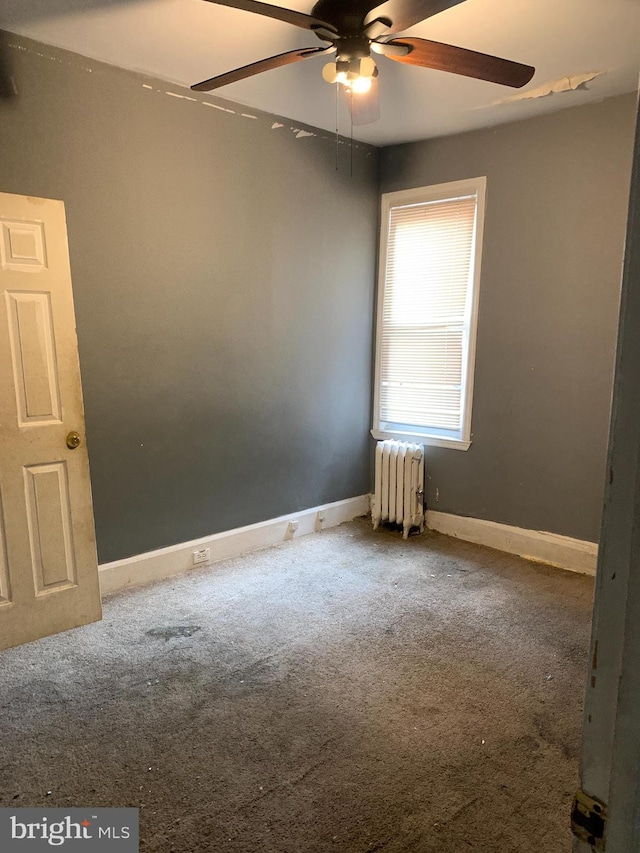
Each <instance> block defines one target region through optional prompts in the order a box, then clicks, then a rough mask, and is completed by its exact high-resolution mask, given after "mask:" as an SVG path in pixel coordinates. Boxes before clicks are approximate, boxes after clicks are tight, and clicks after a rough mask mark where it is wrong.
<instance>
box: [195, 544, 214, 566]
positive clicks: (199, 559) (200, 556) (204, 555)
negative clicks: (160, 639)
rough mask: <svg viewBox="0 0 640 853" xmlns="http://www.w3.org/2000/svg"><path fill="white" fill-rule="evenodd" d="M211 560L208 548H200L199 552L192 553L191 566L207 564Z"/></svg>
mask: <svg viewBox="0 0 640 853" xmlns="http://www.w3.org/2000/svg"><path fill="white" fill-rule="evenodd" d="M210 559H211V551H210V550H209V548H201V549H200V550H199V551H194V552H193V565H194V566H197V565H198V563H208V562H209V560H210Z"/></svg>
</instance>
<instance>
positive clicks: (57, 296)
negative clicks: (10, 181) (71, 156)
mask: <svg viewBox="0 0 640 853" xmlns="http://www.w3.org/2000/svg"><path fill="white" fill-rule="evenodd" d="M73 433H77V436H74V435H73ZM78 442H79V443H78ZM74 444H76V445H77V446H75V447H74V446H73V445H74ZM101 615H102V614H101V608H100V590H99V586H98V563H97V558H96V548H95V534H94V527H93V508H92V503H91V485H90V481H89V460H88V456H87V450H86V444H85V440H84V412H83V408H82V388H81V385H80V367H79V363H78V347H77V340H76V326H75V316H74V312H73V294H72V291H71V273H70V269H69V253H68V248H67V231H66V224H65V215H64V204H63V203H62V202H61V201H52V200H50V199H38V198H28V197H26V196H18V195H9V194H7V193H0V649H3V648H8V647H9V646H17V645H19V644H20V643H26V642H28V641H30V640H36V639H38V638H40V637H45V636H48V635H49V634H55V633H57V632H58V631H66V630H67V629H69V628H76V627H77V626H79V625H85V624H86V623H87V622H95V621H96V620H98V619H100V618H101Z"/></svg>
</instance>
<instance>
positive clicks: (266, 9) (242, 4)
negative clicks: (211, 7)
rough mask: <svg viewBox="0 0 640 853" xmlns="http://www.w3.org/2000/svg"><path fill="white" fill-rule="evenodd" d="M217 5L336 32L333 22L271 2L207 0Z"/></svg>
mask: <svg viewBox="0 0 640 853" xmlns="http://www.w3.org/2000/svg"><path fill="white" fill-rule="evenodd" d="M207 2H208V3H215V4H216V5H217V6H231V8H233V9H242V10H243V11H245V12H254V13H255V14H256V15H265V16H266V17H267V18H275V19H276V20H277V21H284V22H285V23H287V24H293V25H294V27H302V28H303V29H305V30H329V32H332V33H336V32H337V30H336V28H335V27H334V26H333V24H328V23H327V22H326V21H322V20H321V19H320V18H315V17H314V16H313V15H305V14H304V12H295V11H294V10H293V9H283V8H282V6H272V5H271V3H260V2H258V0H207Z"/></svg>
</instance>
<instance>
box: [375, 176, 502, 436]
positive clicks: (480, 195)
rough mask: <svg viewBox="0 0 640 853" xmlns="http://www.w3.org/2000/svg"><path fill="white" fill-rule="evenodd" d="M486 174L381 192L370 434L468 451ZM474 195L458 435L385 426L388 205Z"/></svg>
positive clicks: (390, 206)
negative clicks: (382, 372) (382, 393)
mask: <svg viewBox="0 0 640 853" xmlns="http://www.w3.org/2000/svg"><path fill="white" fill-rule="evenodd" d="M486 188H487V179H486V177H479V178H469V179H467V180H464V181H452V182H450V183H446V184H436V185H434V186H429V187H416V188H414V189H410V190H400V191H399V192H392V193H384V194H383V195H382V206H381V219H380V258H379V274H378V302H377V320H376V361H375V386H374V402H373V406H374V408H373V428H372V430H371V435H372V436H373V437H374V438H375V439H378V440H382V439H385V438H395V439H399V440H406V441H413V442H417V443H419V444H425V445H430V446H432V447H450V448H454V449H455V450H468V449H469V447H470V446H471V406H472V402H473V379H474V373H475V362H476V336H477V326H478V303H479V297H480V268H481V262H482V243H483V235H484V211H485V201H486ZM465 195H466V196H468V195H475V196H476V198H477V205H476V223H475V234H474V246H473V253H472V262H471V264H472V265H471V270H470V278H471V288H472V292H471V299H470V300H468V303H467V317H466V318H465V335H464V338H463V340H464V350H463V351H464V355H463V363H462V401H463V405H462V423H461V429H460V437H459V438H453V437H449V436H442V435H436V434H434V435H430V434H426V433H424V432H409V431H407V432H399V431H394V430H389V429H386V428H384V426H383V425H381V423H380V362H381V357H382V315H383V303H384V291H385V283H386V273H387V244H388V237H389V222H390V214H391V208H393V207H399V206H402V205H407V204H419V203H421V202H430V201H446V200H447V199H453V198H459V197H461V196H465Z"/></svg>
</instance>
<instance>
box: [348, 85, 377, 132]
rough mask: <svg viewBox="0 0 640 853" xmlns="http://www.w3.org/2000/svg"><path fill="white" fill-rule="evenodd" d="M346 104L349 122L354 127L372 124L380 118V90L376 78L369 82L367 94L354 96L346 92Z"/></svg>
mask: <svg viewBox="0 0 640 853" xmlns="http://www.w3.org/2000/svg"><path fill="white" fill-rule="evenodd" d="M345 94H346V97H347V103H348V104H349V111H350V112H351V120H352V121H353V123H354V125H358V126H361V125H363V124H373V123H374V122H375V121H378V120H379V118H380V90H379V88H378V78H377V77H374V78H373V79H372V80H371V88H370V89H369V91H368V92H362V93H361V94H354V93H353V92H351V91H350V90H347V91H346V93H345Z"/></svg>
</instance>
